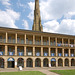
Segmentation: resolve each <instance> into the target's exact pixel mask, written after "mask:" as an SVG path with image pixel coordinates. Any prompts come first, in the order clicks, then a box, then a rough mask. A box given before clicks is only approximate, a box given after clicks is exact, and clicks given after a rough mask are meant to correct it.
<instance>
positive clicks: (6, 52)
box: [5, 45, 8, 56]
mask: <svg viewBox="0 0 75 75" xmlns="http://www.w3.org/2000/svg"><path fill="white" fill-rule="evenodd" d="M5 55H6V56H7V55H8V46H7V45H5Z"/></svg>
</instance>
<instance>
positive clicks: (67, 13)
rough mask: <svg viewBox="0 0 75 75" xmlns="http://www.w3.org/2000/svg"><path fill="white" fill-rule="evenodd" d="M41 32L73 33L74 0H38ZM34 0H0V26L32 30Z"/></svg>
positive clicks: (74, 29) (74, 21) (74, 20)
mask: <svg viewBox="0 0 75 75" xmlns="http://www.w3.org/2000/svg"><path fill="white" fill-rule="evenodd" d="M39 1H40V3H39V4H40V14H41V22H42V25H43V32H49V33H59V34H68V35H75V0H39ZM34 7H35V0H0V27H9V28H17V29H25V30H32V25H33V19H34Z"/></svg>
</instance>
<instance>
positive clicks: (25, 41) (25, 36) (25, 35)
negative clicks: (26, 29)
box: [24, 34, 26, 44]
mask: <svg viewBox="0 0 75 75" xmlns="http://www.w3.org/2000/svg"><path fill="white" fill-rule="evenodd" d="M24 42H25V44H26V34H25V35H24Z"/></svg>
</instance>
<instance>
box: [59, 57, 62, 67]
mask: <svg viewBox="0 0 75 75" xmlns="http://www.w3.org/2000/svg"><path fill="white" fill-rule="evenodd" d="M58 66H63V60H62V59H61V58H59V59H58Z"/></svg>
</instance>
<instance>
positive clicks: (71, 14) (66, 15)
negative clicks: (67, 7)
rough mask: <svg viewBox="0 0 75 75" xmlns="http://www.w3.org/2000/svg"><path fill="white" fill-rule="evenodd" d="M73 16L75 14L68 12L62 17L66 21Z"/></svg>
mask: <svg viewBox="0 0 75 75" xmlns="http://www.w3.org/2000/svg"><path fill="white" fill-rule="evenodd" d="M73 16H75V12H68V13H66V14H65V15H64V18H66V19H70V18H72V17H73Z"/></svg>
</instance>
